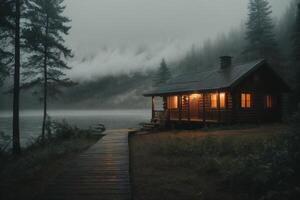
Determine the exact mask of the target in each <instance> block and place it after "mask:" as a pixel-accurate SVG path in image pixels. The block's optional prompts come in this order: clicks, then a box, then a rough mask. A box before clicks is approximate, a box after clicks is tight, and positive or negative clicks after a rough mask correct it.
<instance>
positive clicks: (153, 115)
mask: <svg viewBox="0 0 300 200" xmlns="http://www.w3.org/2000/svg"><path fill="white" fill-rule="evenodd" d="M154 110H155V107H154V96H152V122H153V121H154V118H155V113H154Z"/></svg>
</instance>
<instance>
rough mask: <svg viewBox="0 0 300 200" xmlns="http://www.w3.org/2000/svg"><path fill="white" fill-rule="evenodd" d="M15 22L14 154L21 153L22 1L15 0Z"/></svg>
mask: <svg viewBox="0 0 300 200" xmlns="http://www.w3.org/2000/svg"><path fill="white" fill-rule="evenodd" d="M14 16H15V23H14V31H15V38H14V45H15V53H14V60H15V66H14V89H13V152H14V154H20V153H21V146H20V123H19V120H20V66H21V59H20V57H21V54H20V51H21V40H20V32H21V31H20V30H21V25H20V21H21V20H20V19H21V1H20V0H15V13H14Z"/></svg>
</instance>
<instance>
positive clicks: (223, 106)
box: [220, 93, 226, 108]
mask: <svg viewBox="0 0 300 200" xmlns="http://www.w3.org/2000/svg"><path fill="white" fill-rule="evenodd" d="M225 98H226V94H225V93H220V108H225V104H226V103H225Z"/></svg>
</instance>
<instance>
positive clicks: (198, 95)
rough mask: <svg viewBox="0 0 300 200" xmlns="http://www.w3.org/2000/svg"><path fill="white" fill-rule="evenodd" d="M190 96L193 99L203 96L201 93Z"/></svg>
mask: <svg viewBox="0 0 300 200" xmlns="http://www.w3.org/2000/svg"><path fill="white" fill-rule="evenodd" d="M190 97H191V99H193V100H196V99H199V98H200V97H201V94H192V95H191V96H190Z"/></svg>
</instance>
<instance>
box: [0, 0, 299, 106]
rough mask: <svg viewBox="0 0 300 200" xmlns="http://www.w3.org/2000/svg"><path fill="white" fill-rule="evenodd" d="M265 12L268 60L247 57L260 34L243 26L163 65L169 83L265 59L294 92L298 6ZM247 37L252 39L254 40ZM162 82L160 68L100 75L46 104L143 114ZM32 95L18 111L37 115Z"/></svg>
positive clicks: (4, 102) (6, 99) (26, 94)
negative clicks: (224, 59)
mask: <svg viewBox="0 0 300 200" xmlns="http://www.w3.org/2000/svg"><path fill="white" fill-rule="evenodd" d="M265 12H266V14H267V15H268V16H267V17H268V19H266V20H265V21H264V22H263V23H267V24H264V25H263V26H264V27H265V30H263V31H266V33H265V36H263V37H267V38H266V39H267V40H272V41H271V42H270V44H265V45H269V47H268V48H271V49H269V50H267V51H265V52H272V53H268V54H269V55H260V54H257V55H254V54H253V52H251V51H253V49H257V48H264V47H255V46H254V45H250V46H249V45H248V44H254V43H255V42H257V41H256V40H260V39H262V38H256V37H255V34H260V33H259V31H261V30H253V32H251V31H250V30H249V28H250V27H251V26H254V25H251V24H249V22H247V23H242V25H241V26H240V27H236V28H233V29H232V30H231V31H230V32H228V33H223V34H219V36H218V37H217V38H216V39H214V38H209V39H207V40H206V41H205V42H204V43H203V44H201V45H199V44H194V45H192V47H191V48H190V50H189V51H188V52H186V55H185V56H184V58H183V59H181V60H179V61H168V60H166V63H167V67H168V70H169V71H170V74H171V75H172V77H175V76H177V75H179V74H181V73H188V72H193V71H206V70H209V69H211V68H213V67H214V66H216V65H218V63H219V59H218V58H219V56H221V55H230V56H232V57H233V58H234V62H235V63H242V62H246V61H248V60H253V59H255V58H261V57H267V59H268V61H270V62H272V63H274V64H273V65H272V66H273V67H274V69H275V70H276V71H277V72H278V73H280V74H281V75H282V76H283V77H284V78H285V80H286V81H287V82H288V83H289V85H290V86H291V87H292V88H294V89H295V88H296V87H297V77H298V75H297V74H298V72H297V73H295V72H296V71H297V70H298V67H297V66H299V64H298V63H299V61H297V60H298V55H299V54H297V51H298V50H297V42H298V41H297V36H296V35H297V31H296V28H297V27H296V25H297V24H296V18H297V0H293V1H292V3H291V5H290V6H289V7H288V9H287V10H286V11H285V14H284V15H283V17H282V18H280V19H276V20H275V19H273V18H271V16H270V14H271V12H272V8H268V9H267V10H266V11H265ZM245 15H246V13H245ZM249 20H251V19H249ZM253 23H254V22H253ZM255 31H257V33H255ZM249 34H252V35H253V36H251V37H252V38H250V36H249ZM252 40H253V41H252ZM263 40H264V39H263ZM162 59H163V58H162ZM2 69H5V68H2ZM156 69H157V70H156ZM2 71H3V70H2ZM3 72H4V73H3V75H5V74H7V73H5V71H3ZM161 76H164V72H162V71H160V70H159V63H158V64H157V66H154V68H153V69H149V70H146V71H145V70H140V71H139V70H137V71H135V72H130V73H120V74H114V75H104V76H101V77H99V78H96V79H94V80H87V81H82V82H80V83H79V84H74V85H73V86H72V87H65V88H62V91H63V92H62V93H61V95H60V96H59V97H57V98H54V99H50V100H49V104H50V107H51V108H53V109H54V108H63V107H64V108H68V109H88V108H99V109H100V108H147V107H149V105H150V102H149V101H148V99H146V98H143V97H142V94H143V92H145V91H147V90H150V89H151V88H152V87H155V85H156V84H155V82H157V81H156V79H158V78H159V77H161ZM2 77H4V76H2ZM11 80H12V79H10V78H7V79H6V81H5V84H4V86H3V87H2V88H1V91H2V94H3V93H5V92H6V91H8V90H10V89H11V85H12V84H11V83H12V81H11ZM112 88H113V89H114V90H112ZM35 90H36V89H32V88H30V89H29V90H24V91H22V92H21V93H22V99H23V101H22V102H21V107H22V108H23V109H38V108H40V107H41V104H40V101H39V98H36V97H33V96H32V95H31V94H32V92H36V91H35ZM78 91H80V95H74V94H78ZM11 98H12V96H11V95H2V97H1V105H0V108H1V109H2V110H3V109H4V110H7V109H9V108H10V107H11V106H12V105H11V104H12V103H11V102H12V101H11ZM66 102H67V104H66ZM66 105H67V106H66Z"/></svg>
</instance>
